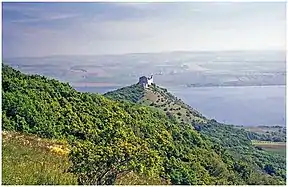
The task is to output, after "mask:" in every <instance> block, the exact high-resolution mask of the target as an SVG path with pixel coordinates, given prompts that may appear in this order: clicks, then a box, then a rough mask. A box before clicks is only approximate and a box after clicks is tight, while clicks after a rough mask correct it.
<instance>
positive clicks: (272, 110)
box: [76, 86, 286, 126]
mask: <svg viewBox="0 0 288 187" xmlns="http://www.w3.org/2000/svg"><path fill="white" fill-rule="evenodd" d="M166 88H167V89H168V91H169V92H171V93H173V94H174V95H175V96H177V97H178V98H181V99H182V100H183V101H184V102H185V103H187V104H189V105H190V106H191V107H193V108H195V109H196V110H198V111H199V112H201V113H202V114H203V115H204V116H206V117H208V118H213V119H216V120H217V121H218V122H224V123H228V124H234V125H244V126H250V125H283V126H284V125H285V122H286V118H285V86H244V87H240V86H239V87H194V88H187V87H180V86H179V87H166ZM76 89H77V90H78V91H84V92H98V93H105V92H107V91H111V90H114V89H117V88H115V87H104V88H100V87H98V88H95V87H94V88H93V87H78V88H76Z"/></svg>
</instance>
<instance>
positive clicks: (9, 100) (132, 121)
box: [2, 65, 285, 184]
mask: <svg viewBox="0 0 288 187" xmlns="http://www.w3.org/2000/svg"><path fill="white" fill-rule="evenodd" d="M122 91H123V90H122ZM132 92H133V91H132ZM141 94H142V92H141V89H140V93H139V91H135V92H134V95H135V97H134V96H133V97H131V96H128V97H129V98H131V99H130V100H131V101H134V100H133V99H135V98H137V97H139V95H140V96H141ZM134 102H135V101H134ZM2 124H3V126H2V128H3V129H4V130H6V131H18V132H23V133H29V134H35V135H38V136H40V137H44V138H50V139H57V140H63V141H67V142H68V143H69V145H70V146H69V147H71V148H70V152H69V161H70V162H71V167H70V168H69V170H68V171H67V172H71V173H73V174H74V175H76V177H77V179H78V180H77V181H78V184H115V182H116V181H117V179H119V178H121V177H123V176H125V175H126V176H128V175H131V174H132V173H133V174H135V175H138V176H141V177H144V178H146V179H147V180H148V179H149V180H151V181H163V183H164V184H167V183H168V184H284V183H285V160H281V159H279V158H276V157H272V156H271V155H269V154H268V153H265V152H264V151H260V150H259V151H258V152H257V151H255V152H254V149H253V147H252V146H250V145H251V142H250V141H249V140H246V139H245V138H244V137H243V142H242V140H241V139H240V141H241V142H238V143H239V144H237V143H236V144H237V146H240V147H239V149H244V151H245V152H247V154H246V155H245V158H246V159H244V160H243V159H235V158H234V157H233V156H231V152H230V151H229V150H228V149H226V148H225V146H226V144H228V143H226V142H229V140H225V141H224V143H223V142H222V141H220V140H219V141H220V142H219V143H212V142H211V141H210V140H211V137H212V136H211V137H209V133H206V134H205V133H201V132H202V131H201V130H200V133H199V132H198V131H196V130H195V129H194V128H195V127H193V126H191V125H190V124H186V123H184V122H182V123H179V120H177V119H176V118H175V117H174V116H173V115H171V116H170V117H168V116H167V115H166V114H165V112H163V111H161V110H159V109H157V108H152V107H148V106H145V105H141V104H137V103H132V102H126V101H121V102H120V101H113V100H110V99H107V98H105V97H104V96H101V95H98V94H91V93H80V92H77V91H75V90H74V89H73V88H72V87H71V86H70V85H69V84H67V83H60V82H59V81H56V80H49V79H47V78H46V77H43V76H38V75H24V74H22V73H21V72H19V71H16V70H14V69H12V68H10V67H8V66H5V65H4V66H3V69H2ZM206 125H207V124H206ZM208 125H210V124H208ZM212 125H213V124H212ZM204 127H205V126H203V125H202V126H201V128H202V129H205V128H204ZM207 127H208V126H207ZM198 130H199V129H198ZM205 132H206V131H205ZM209 132H210V131H209ZM227 132H230V130H229V129H228V130H227V131H225V132H224V131H223V132H219V131H216V130H215V134H217V133H218V134H217V136H219V137H218V138H220V139H223V137H220V136H223V134H226V133H227ZM214 136H215V135H214ZM226 136H229V135H226ZM234 136H235V139H237V134H236V135H234ZM232 141H234V139H233V140H232ZM242 143H244V145H243V146H242ZM231 144H235V142H232V143H231ZM231 147H232V148H233V149H236V147H235V145H231ZM247 148H249V149H250V148H251V151H252V152H251V151H250V150H248V149H247ZM3 151H5V150H3ZM4 154H5V152H4ZM253 154H258V155H253ZM255 157H259V159H261V160H259V163H257V164H258V165H255V164H254V163H255V162H256V161H255ZM277 159H278V160H277ZM3 162H5V160H3ZM251 163H253V164H251ZM4 164H5V163H4ZM5 182H6V184H9V181H8V182H7V180H5ZM118 183H121V181H120V182H119V181H118ZM10 184H13V183H12V182H11V183H10ZM121 184H123V183H121Z"/></svg>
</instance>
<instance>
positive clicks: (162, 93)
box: [114, 85, 286, 184]
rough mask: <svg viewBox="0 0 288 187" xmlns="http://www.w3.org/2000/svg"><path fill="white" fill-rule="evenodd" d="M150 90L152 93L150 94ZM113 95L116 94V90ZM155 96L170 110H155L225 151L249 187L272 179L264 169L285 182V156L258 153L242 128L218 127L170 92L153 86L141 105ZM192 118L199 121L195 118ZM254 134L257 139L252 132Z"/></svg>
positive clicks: (224, 125) (262, 150) (220, 125)
mask: <svg viewBox="0 0 288 187" xmlns="http://www.w3.org/2000/svg"><path fill="white" fill-rule="evenodd" d="M150 90H153V94H151V92H150ZM114 92H116V93H117V90H116V91H114ZM123 93H125V92H122V93H121V94H123ZM151 95H152V96H151ZM156 95H158V96H157V98H161V97H166V95H168V97H166V105H169V106H170V108H167V107H165V108H162V107H161V105H156V106H154V107H156V108H157V109H160V110H163V112H166V114H167V116H168V117H170V118H176V119H178V120H179V121H182V122H183V121H184V120H185V122H187V118H188V120H190V121H189V123H190V124H191V125H192V126H193V127H194V128H195V130H197V131H198V132H200V133H201V134H202V137H205V138H206V140H207V141H208V140H209V141H210V142H213V145H214V147H215V148H217V149H221V150H222V151H224V152H225V154H227V155H229V157H231V159H232V160H234V161H235V162H237V163H241V164H244V165H245V167H244V166H243V168H242V171H243V172H244V170H245V172H244V173H249V175H248V176H246V177H245V178H247V180H246V181H249V182H248V183H249V184H260V183H259V182H260V180H259V181H258V182H257V180H255V177H256V178H261V180H262V182H263V181H265V182H264V183H263V184H265V183H266V184H268V183H270V182H271V177H267V176H265V175H264V174H259V170H260V171H263V172H266V173H267V171H266V170H265V168H267V167H268V166H269V167H270V166H271V167H273V169H274V171H275V172H274V173H273V176H278V177H275V178H277V179H278V180H281V179H280V178H282V179H283V180H285V179H286V176H285V170H286V162H285V155H284V154H281V155H274V154H271V153H270V152H267V149H259V147H255V146H254V145H252V142H251V139H252V137H251V134H252V132H251V131H247V130H245V129H243V128H236V127H235V126H232V125H226V124H220V123H218V122H217V121H216V120H215V119H212V120H208V119H206V118H204V117H203V116H201V115H197V112H195V110H194V109H192V108H191V107H190V106H188V105H186V106H185V104H183V103H182V102H181V101H179V100H178V99H177V98H176V97H174V96H172V95H171V94H170V93H169V92H167V90H164V89H163V88H160V87H157V86H155V85H154V86H153V87H150V88H149V89H147V90H146V93H145V95H144V98H142V99H141V100H145V102H142V103H143V104H147V103H149V101H150V102H153V101H154V98H155V97H156ZM141 100H140V101H141ZM175 100H176V101H178V104H179V103H180V104H181V107H178V106H179V105H178V106H177V107H175V106H173V105H172V106H171V105H170V104H169V103H173V102H175ZM138 102H139V101H138ZM179 109H180V110H179ZM182 109H186V110H185V111H186V112H185V113H184V115H185V116H186V117H187V118H186V119H185V118H184V119H183V118H182V116H183V115H182V113H181V110H182ZM167 111H170V112H167ZM195 114H196V115H195ZM191 116H192V117H191ZM195 116H196V117H198V118H195ZM189 117H190V118H189ZM193 117H194V118H193ZM253 133H254V134H255V135H257V134H256V133H255V132H253ZM275 137H276V136H275ZM217 149H216V150H217ZM214 150H215V149H214ZM268 151H269V150H268ZM282 151H283V150H282ZM216 152H217V151H216ZM218 153H219V152H218ZM235 167H236V166H234V169H236V170H238V169H237V168H238V166H237V167H236V168H235ZM239 171H240V169H239ZM242 177H243V176H242Z"/></svg>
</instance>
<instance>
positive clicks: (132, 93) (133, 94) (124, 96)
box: [104, 84, 144, 102]
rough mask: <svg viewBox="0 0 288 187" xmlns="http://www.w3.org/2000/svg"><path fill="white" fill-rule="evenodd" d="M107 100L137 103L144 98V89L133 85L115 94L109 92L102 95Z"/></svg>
mask: <svg viewBox="0 0 288 187" xmlns="http://www.w3.org/2000/svg"><path fill="white" fill-rule="evenodd" d="M104 96H106V97H107V98H113V99H115V100H117V101H121V100H125V101H131V102H137V101H139V100H140V99H141V98H142V97H143V96H144V88H143V87H142V86H141V85H139V84H133V85H131V86H127V87H124V88H120V89H118V90H117V92H114V91H111V92H107V93H105V94H104Z"/></svg>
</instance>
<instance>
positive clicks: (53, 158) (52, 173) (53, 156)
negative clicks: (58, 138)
mask: <svg viewBox="0 0 288 187" xmlns="http://www.w3.org/2000/svg"><path fill="white" fill-rule="evenodd" d="M60 145H61V144H60ZM64 145H65V144H64ZM57 146H59V143H56V142H53V141H51V140H44V139H40V138H38V137H36V136H28V135H25V134H20V133H12V132H3V133H2V163H3V164H2V184H4V185H12V184H13V185H19V184H21V185H28V184H29V185H40V184H52V185H56V184H61V185H66V184H70V185H73V184H77V178H76V176H73V175H72V174H71V173H65V170H67V169H68V168H69V166H70V163H69V160H68V158H67V156H65V154H62V153H63V152H60V151H57V152H56V151H54V150H58V149H55V148H57ZM59 150H61V149H59Z"/></svg>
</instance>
